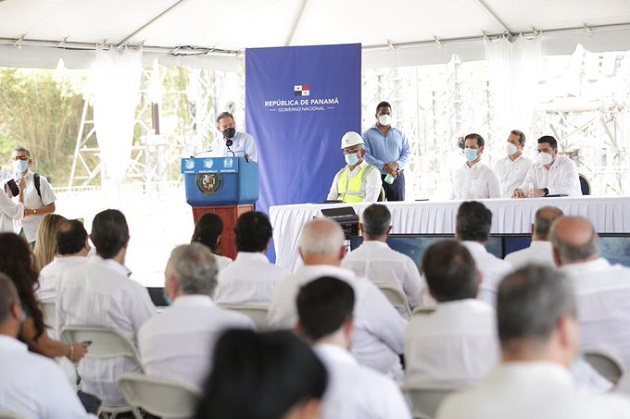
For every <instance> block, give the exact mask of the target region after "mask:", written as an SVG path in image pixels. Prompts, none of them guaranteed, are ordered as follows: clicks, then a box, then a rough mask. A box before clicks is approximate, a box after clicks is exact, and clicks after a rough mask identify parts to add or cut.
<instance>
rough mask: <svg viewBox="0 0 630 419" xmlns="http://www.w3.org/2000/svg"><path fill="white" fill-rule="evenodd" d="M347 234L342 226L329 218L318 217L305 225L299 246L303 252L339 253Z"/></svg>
mask: <svg viewBox="0 0 630 419" xmlns="http://www.w3.org/2000/svg"><path fill="white" fill-rule="evenodd" d="M344 240H345V236H344V234H343V230H342V229H341V226H340V225H339V224H338V223H337V222H336V221H333V220H331V219H329V218H317V219H315V220H311V221H309V222H308V223H306V224H305V225H304V228H303V229H302V234H300V242H299V248H300V251H301V252H302V254H305V255H306V254H319V255H329V256H330V255H337V254H338V253H339V249H341V248H342V247H343V244H344Z"/></svg>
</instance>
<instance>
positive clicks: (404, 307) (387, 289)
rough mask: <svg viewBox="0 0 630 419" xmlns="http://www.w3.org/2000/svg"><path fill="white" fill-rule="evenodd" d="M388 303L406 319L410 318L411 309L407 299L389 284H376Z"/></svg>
mask: <svg viewBox="0 0 630 419" xmlns="http://www.w3.org/2000/svg"><path fill="white" fill-rule="evenodd" d="M376 286H377V287H378V289H380V290H381V291H382V292H383V294H385V297H387V299H388V300H389V302H390V303H392V305H393V306H394V307H395V308H396V310H398V312H399V313H400V314H401V315H402V316H403V317H404V318H406V319H410V318H411V308H409V301H407V297H406V296H405V294H403V293H402V291H400V290H399V289H398V288H396V287H394V286H392V285H389V284H376Z"/></svg>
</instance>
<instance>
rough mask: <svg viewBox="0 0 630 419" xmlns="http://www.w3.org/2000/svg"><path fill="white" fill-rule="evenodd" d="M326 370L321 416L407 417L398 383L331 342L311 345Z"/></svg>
mask: <svg viewBox="0 0 630 419" xmlns="http://www.w3.org/2000/svg"><path fill="white" fill-rule="evenodd" d="M313 349H314V351H315V353H316V354H317V356H319V358H320V359H321V360H322V362H323V363H324V365H325V366H326V369H327V370H328V374H329V377H328V386H327V387H326V393H324V399H323V400H322V416H321V417H322V419H337V418H343V419H393V418H396V419H404V418H409V419H411V413H410V412H409V408H408V407H407V403H406V402H405V399H404V398H403V395H402V393H401V392H400V388H399V387H398V385H397V384H396V383H395V382H394V381H393V380H392V379H391V378H389V377H387V376H385V375H382V374H380V373H378V372H377V371H374V370H372V369H370V368H366V367H363V366H361V365H359V363H358V362H357V360H356V359H355V358H353V357H352V355H351V354H350V352H348V351H347V350H345V349H343V348H341V347H339V346H336V345H331V344H317V345H315V346H314V347H313Z"/></svg>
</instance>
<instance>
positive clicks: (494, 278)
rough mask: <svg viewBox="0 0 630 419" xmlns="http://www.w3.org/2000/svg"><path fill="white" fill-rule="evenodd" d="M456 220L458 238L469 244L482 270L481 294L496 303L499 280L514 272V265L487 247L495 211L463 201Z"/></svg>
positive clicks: (478, 204) (480, 295)
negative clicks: (489, 250)
mask: <svg viewBox="0 0 630 419" xmlns="http://www.w3.org/2000/svg"><path fill="white" fill-rule="evenodd" d="M455 224H456V225H455V238H456V239H457V240H459V241H460V242H461V243H462V244H463V245H464V246H466V248H467V249H468V251H469V252H470V254H471V255H472V257H473V259H475V263H476V264H477V267H478V268H479V270H480V271H481V274H482V277H481V287H480V289H479V297H480V298H481V299H482V300H484V301H485V302H486V303H488V304H490V305H491V306H493V307H494V305H495V303H496V302H495V298H496V291H497V287H498V286H499V282H501V280H502V279H503V277H504V276H505V275H507V274H508V273H510V272H512V266H511V265H510V264H509V263H507V262H506V261H504V260H503V259H499V258H498V257H496V256H494V255H493V254H492V253H490V252H488V251H487V250H486V248H485V244H486V242H487V241H488V239H489V238H490V228H491V227H492V212H490V210H489V209H488V208H486V207H485V205H483V204H482V203H481V202H477V201H467V202H463V203H462V204H461V205H460V206H459V208H458V210H457V219H456V222H455Z"/></svg>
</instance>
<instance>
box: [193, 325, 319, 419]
mask: <svg viewBox="0 0 630 419" xmlns="http://www.w3.org/2000/svg"><path fill="white" fill-rule="evenodd" d="M212 364H213V365H214V367H213V368H212V371H211V372H210V376H209V377H208V379H207V381H206V383H205V386H204V395H203V398H202V400H201V402H200V403H199V405H198V407H197V415H196V418H197V419H207V418H230V419H271V418H273V419H276V418H278V419H318V418H319V417H320V415H319V413H320V402H321V399H322V397H323V395H324V392H325V391H326V383H327V380H328V374H327V373H326V368H324V366H323V365H322V363H321V361H320V360H319V359H318V358H317V356H316V355H315V354H314V353H313V351H312V350H311V349H310V348H309V347H308V345H307V344H306V343H305V342H303V341H302V340H300V338H298V337H297V336H295V334H294V333H293V332H290V331H277V332H269V333H263V334H258V333H256V332H254V331H251V330H230V331H227V332H225V334H224V335H223V336H222V337H221V338H220V339H219V341H218V342H217V344H216V348H215V350H214V356H213V361H212Z"/></svg>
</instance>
